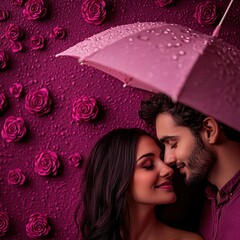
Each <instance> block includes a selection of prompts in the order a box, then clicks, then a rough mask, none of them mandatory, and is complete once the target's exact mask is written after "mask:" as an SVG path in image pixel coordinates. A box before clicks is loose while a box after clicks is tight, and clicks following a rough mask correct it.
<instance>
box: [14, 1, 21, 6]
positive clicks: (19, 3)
mask: <svg viewBox="0 0 240 240" xmlns="http://www.w3.org/2000/svg"><path fill="white" fill-rule="evenodd" d="M12 3H13V4H14V5H16V6H22V5H23V0H12Z"/></svg>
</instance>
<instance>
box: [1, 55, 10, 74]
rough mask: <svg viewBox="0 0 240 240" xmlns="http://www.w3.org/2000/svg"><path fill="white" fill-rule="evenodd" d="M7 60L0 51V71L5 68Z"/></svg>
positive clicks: (6, 56)
mask: <svg viewBox="0 0 240 240" xmlns="http://www.w3.org/2000/svg"><path fill="white" fill-rule="evenodd" d="M8 60H9V58H8V55H7V54H6V53H5V52H4V51H2V50H0V70H3V69H5V68H6V67H7V63H8Z"/></svg>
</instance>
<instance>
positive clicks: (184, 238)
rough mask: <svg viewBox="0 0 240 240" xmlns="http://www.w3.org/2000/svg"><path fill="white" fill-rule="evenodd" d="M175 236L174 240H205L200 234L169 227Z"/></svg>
mask: <svg viewBox="0 0 240 240" xmlns="http://www.w3.org/2000/svg"><path fill="white" fill-rule="evenodd" d="M169 228H170V229H171V233H172V234H173V236H174V237H173V240H204V239H203V238H202V237H201V236H200V235H199V234H197V233H194V232H188V231H184V230H181V229H178V228H173V227H169Z"/></svg>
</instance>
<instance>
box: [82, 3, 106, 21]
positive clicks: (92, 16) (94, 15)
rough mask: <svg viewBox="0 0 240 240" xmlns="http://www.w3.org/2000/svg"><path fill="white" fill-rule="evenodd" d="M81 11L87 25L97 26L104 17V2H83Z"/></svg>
mask: <svg viewBox="0 0 240 240" xmlns="http://www.w3.org/2000/svg"><path fill="white" fill-rule="evenodd" d="M81 11H82V16H83V19H84V20H85V21H86V22H87V23H92V24H95V25H99V24H101V23H102V22H103V21H104V19H105V17H106V2H105V1H104V0H83V3H82V8H81Z"/></svg>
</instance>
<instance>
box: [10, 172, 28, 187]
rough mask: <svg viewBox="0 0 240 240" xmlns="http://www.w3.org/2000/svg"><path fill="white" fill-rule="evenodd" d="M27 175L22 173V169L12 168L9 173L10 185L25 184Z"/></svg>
mask: <svg viewBox="0 0 240 240" xmlns="http://www.w3.org/2000/svg"><path fill="white" fill-rule="evenodd" d="M25 179H26V178H25V175H24V174H23V173H22V170H21V169H19V168H16V169H14V170H10V171H9V173H8V184H10V185H23V184H24V182H25Z"/></svg>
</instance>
